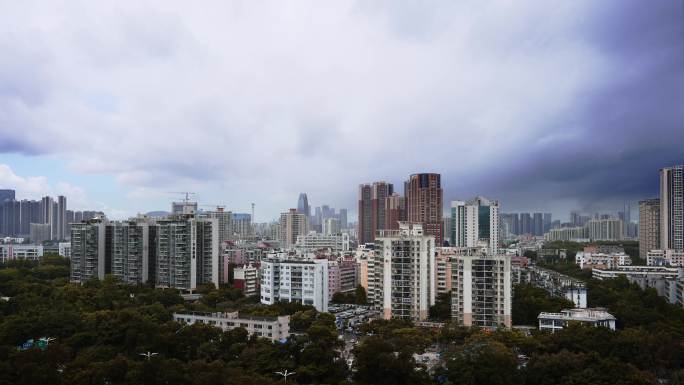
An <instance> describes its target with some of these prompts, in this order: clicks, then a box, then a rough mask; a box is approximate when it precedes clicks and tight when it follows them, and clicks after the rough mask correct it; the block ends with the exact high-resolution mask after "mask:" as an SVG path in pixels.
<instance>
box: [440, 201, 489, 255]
mask: <svg viewBox="0 0 684 385" xmlns="http://www.w3.org/2000/svg"><path fill="white" fill-rule="evenodd" d="M450 240H451V242H450V243H451V244H452V245H453V246H454V247H481V248H486V249H487V252H488V253H490V254H496V253H497V252H498V249H499V202H497V201H493V200H489V199H487V198H483V197H475V198H473V199H471V200H469V201H467V202H464V201H452V202H451V239H450Z"/></svg>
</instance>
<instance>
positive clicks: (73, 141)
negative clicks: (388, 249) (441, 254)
mask: <svg viewBox="0 0 684 385" xmlns="http://www.w3.org/2000/svg"><path fill="white" fill-rule="evenodd" d="M155 4H156V5H155ZM2 9H3V12H2V15H0V21H1V22H0V49H1V52H3V54H2V56H3V59H2V61H0V187H6V188H13V189H16V191H17V196H18V197H20V198H32V199H38V198H40V197H41V196H43V195H55V196H56V195H59V194H64V195H67V196H68V197H69V205H70V207H72V208H75V209H82V210H83V209H94V210H101V211H104V212H105V213H106V214H107V215H108V216H109V217H111V218H125V217H127V216H130V215H134V214H136V213H137V212H146V211H151V210H168V209H169V202H170V201H172V200H177V199H179V196H178V195H177V194H169V193H168V192H175V191H193V192H197V196H196V199H197V200H198V201H200V203H204V204H220V205H226V206H227V207H229V208H231V209H233V210H236V211H244V212H248V211H249V210H250V204H251V203H252V202H254V203H256V218H254V219H255V221H261V222H265V221H269V220H272V219H274V218H277V217H278V215H279V213H281V212H283V211H284V210H286V209H288V208H290V207H295V205H296V203H297V197H298V195H299V193H300V192H306V193H307V194H308V196H309V200H310V202H311V204H312V205H315V206H318V205H321V204H329V205H331V206H333V207H337V208H343V207H346V208H349V209H350V215H351V216H354V215H355V211H356V201H357V189H358V185H359V184H361V183H367V182H372V181H376V180H386V181H388V182H392V183H394V184H395V185H397V186H400V185H401V183H402V182H403V181H404V180H406V179H407V177H408V175H409V174H412V173H415V172H436V173H440V174H441V175H442V184H443V187H444V190H445V192H444V199H445V202H448V201H450V200H452V199H466V198H469V197H472V196H474V195H477V194H481V195H485V196H488V197H491V198H495V199H498V200H499V201H500V202H501V206H502V210H503V211H508V212H517V211H525V210H527V211H532V210H539V211H544V212H552V213H553V214H554V216H555V217H556V218H562V219H563V220H565V218H566V217H567V213H568V212H569V211H570V210H582V211H586V212H593V211H616V210H618V209H621V208H622V206H623V203H624V201H627V200H628V201H631V202H633V204H634V205H636V201H637V200H639V199H642V198H644V197H649V196H653V197H655V196H657V194H658V190H657V186H658V170H659V169H660V168H662V167H664V166H667V165H673V164H679V163H680V162H681V159H682V158H683V156H684V147H682V142H683V141H684V127H682V122H684V109H683V108H681V104H682V100H684V39H683V38H682V36H684V27H683V23H682V22H681V20H682V18H683V17H684V11H683V9H682V3H681V2H679V1H653V2H649V4H648V6H647V7H645V6H643V2H639V1H617V0H616V1H602V2H595V1H574V2H566V3H557V2H544V1H531V2H524V3H522V4H521V3H518V2H458V3H454V2H447V1H445V2H439V1H435V2H429V3H428V4H425V3H422V2H406V1H401V2H390V1H378V2H354V1H337V2H334V3H330V2H326V3H321V2H273V3H256V2H249V1H245V2H228V3H205V4H203V5H202V6H201V7H191V6H188V4H187V3H183V2H173V1H171V2H164V3H163V7H161V6H159V4H158V3H155V2H147V1H139V2H128V3H123V2H116V3H108V4H105V3H103V2H48V3H45V2H32V1H22V2H5V3H4V5H3V7H2Z"/></svg>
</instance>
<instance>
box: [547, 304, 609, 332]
mask: <svg viewBox="0 0 684 385" xmlns="http://www.w3.org/2000/svg"><path fill="white" fill-rule="evenodd" d="M537 319H538V320H539V330H545V331H549V332H551V333H554V332H555V331H557V330H561V329H563V328H565V327H567V326H568V324H570V323H571V322H578V323H581V324H587V325H591V326H595V327H606V328H609V329H610V330H615V320H616V319H615V317H614V316H613V315H612V314H610V313H608V312H607V311H606V309H604V308H587V309H563V310H561V312H560V313H545V312H542V313H539V316H538V317H537Z"/></svg>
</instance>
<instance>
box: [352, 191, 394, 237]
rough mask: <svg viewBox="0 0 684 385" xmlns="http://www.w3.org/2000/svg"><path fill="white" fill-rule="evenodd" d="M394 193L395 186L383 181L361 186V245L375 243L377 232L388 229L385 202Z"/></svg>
mask: <svg viewBox="0 0 684 385" xmlns="http://www.w3.org/2000/svg"><path fill="white" fill-rule="evenodd" d="M393 192H394V186H393V185H392V184H391V183H387V182H382V181H380V182H373V185H370V184H362V185H360V186H359V243H369V242H373V241H375V236H376V235H377V231H378V230H385V229H386V228H387V225H386V219H387V218H386V202H385V200H386V199H387V197H389V196H390V195H392V193H393Z"/></svg>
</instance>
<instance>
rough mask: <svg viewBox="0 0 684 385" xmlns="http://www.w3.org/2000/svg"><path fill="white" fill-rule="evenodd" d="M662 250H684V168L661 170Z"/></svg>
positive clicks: (675, 167)
mask: <svg viewBox="0 0 684 385" xmlns="http://www.w3.org/2000/svg"><path fill="white" fill-rule="evenodd" d="M660 248H661V249H674V250H684V166H682V165H680V166H672V167H665V168H662V169H661V170H660Z"/></svg>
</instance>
